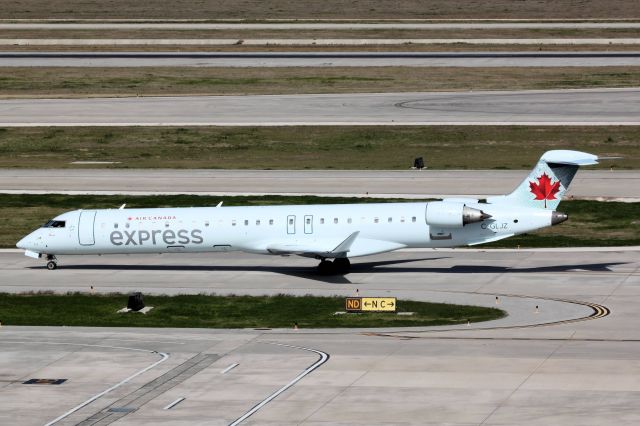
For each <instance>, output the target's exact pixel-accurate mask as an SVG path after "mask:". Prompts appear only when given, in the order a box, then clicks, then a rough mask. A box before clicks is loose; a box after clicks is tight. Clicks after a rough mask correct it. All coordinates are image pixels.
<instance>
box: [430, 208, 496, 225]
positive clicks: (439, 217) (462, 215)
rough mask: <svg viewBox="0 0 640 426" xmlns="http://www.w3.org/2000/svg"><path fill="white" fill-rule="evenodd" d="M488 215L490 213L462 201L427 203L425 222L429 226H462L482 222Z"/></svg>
mask: <svg viewBox="0 0 640 426" xmlns="http://www.w3.org/2000/svg"><path fill="white" fill-rule="evenodd" d="M490 217H491V215H490V214H487V213H485V212H483V211H482V210H479V209H474V208H472V207H467V206H466V205H464V204H463V203H454V202H448V201H434V202H431V203H427V212H426V219H427V224H429V225H430V226H439V227H442V228H462V227H463V226H465V225H467V224H469V223H476V222H482V221H483V220H485V219H489V218H490Z"/></svg>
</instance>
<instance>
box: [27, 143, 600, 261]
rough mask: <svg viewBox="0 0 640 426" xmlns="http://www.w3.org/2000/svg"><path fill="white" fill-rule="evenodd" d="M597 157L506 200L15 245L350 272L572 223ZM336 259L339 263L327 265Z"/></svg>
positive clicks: (78, 226)
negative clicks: (272, 260) (355, 266)
mask: <svg viewBox="0 0 640 426" xmlns="http://www.w3.org/2000/svg"><path fill="white" fill-rule="evenodd" d="M597 160H598V157H597V156H595V155H592V154H588V153H584V152H579V151H568V150H556V151H548V152H546V153H545V154H544V155H543V156H542V158H540V161H538V163H537V164H536V166H535V168H534V169H533V170H532V171H531V173H530V174H529V176H527V178H526V179H525V180H524V181H523V182H522V183H521V184H520V185H519V186H518V187H517V188H516V189H515V190H514V191H513V192H512V193H511V194H508V195H501V196H494V197H489V198H487V199H486V200H477V199H472V198H445V199H443V200H442V201H432V202H417V203H416V202H414V203H382V204H337V205H297V206H264V207H263V206H252V207H220V206H218V207H194V208H158V209H123V208H120V209H109V210H75V211H70V212H67V213H64V214H61V215H60V216H57V217H56V218H54V219H52V220H50V221H49V222H47V223H46V224H44V225H43V226H42V227H41V228H39V229H37V230H35V231H33V232H32V233H31V234H29V235H27V236H26V237H24V238H23V239H22V240H20V241H19V242H18V243H17V246H18V247H19V248H21V249H24V250H25V254H26V255H27V256H31V257H34V258H41V257H45V258H46V259H47V268H48V269H56V268H57V259H56V256H58V255H79V254H94V255H95V254H115V253H117V254H122V253H173V252H184V253H196V252H220V251H224V252H226V251H232V250H240V251H245V252H250V253H260V254H272V255H290V254H296V255H300V256H305V257H310V258H315V259H319V260H320V264H319V266H318V268H319V270H320V272H322V273H332V272H338V273H346V272H348V270H349V266H350V262H349V258H350V257H357V256H366V255H372V254H377V253H384V252H388V251H392V250H397V249H401V248H405V247H457V246H466V245H476V244H482V243H489V242H492V241H497V240H501V239H503V238H507V237H511V236H513V235H516V234H521V233H524V232H530V231H534V230H536V229H540V228H544V227H547V226H551V225H556V224H558V223H561V222H564V221H565V220H567V215H566V214H564V213H560V212H558V211H556V210H555V209H556V207H557V206H558V204H559V203H560V200H561V198H562V196H563V195H564V194H565V192H566V191H567V188H568V187H569V184H570V183H571V180H572V179H573V177H574V175H575V174H576V171H577V170H578V167H579V166H584V165H592V164H597V163H598V162H597ZM330 259H333V260H330Z"/></svg>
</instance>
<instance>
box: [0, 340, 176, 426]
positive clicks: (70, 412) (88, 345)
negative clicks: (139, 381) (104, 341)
mask: <svg viewBox="0 0 640 426" xmlns="http://www.w3.org/2000/svg"><path fill="white" fill-rule="evenodd" d="M3 343H16V344H38V345H61V346H65V345H66V346H82V347H92V348H103V349H122V350H128V351H136V352H147V353H151V354H158V355H160V356H161V359H159V360H158V361H156V362H154V363H153V364H151V365H149V366H147V367H145V368H143V369H142V370H139V371H138V372H136V373H134V374H132V375H131V376H129V377H127V378H126V379H124V380H122V381H120V382H119V383H116V384H115V385H113V386H111V387H110V388H108V389H106V390H104V391H102V392H100V393H98V394H96V395H94V396H92V397H91V398H89V399H87V400H86V401H84V402H82V403H80V404H78V405H76V406H75V407H73V408H72V409H70V410H69V411H67V412H66V413H64V414H62V415H60V416H58V417H56V418H55V419H53V420H51V421H50V422H48V423H46V424H45V426H51V425H53V424H56V423H58V422H59V421H60V420H62V419H64V418H66V417H68V416H70V415H71V414H73V413H75V412H76V411H78V410H80V409H81V408H83V407H85V406H87V405H89V404H91V403H92V402H93V401H95V400H96V399H98V398H100V397H102V396H104V395H106V394H108V393H109V392H111V391H113V390H115V389H117V388H119V387H120V386H122V385H124V384H125V383H127V382H129V381H131V380H133V379H135V378H136V377H138V376H139V375H141V374H143V373H146V372H147V371H149V370H151V369H152V368H154V367H155V366H157V365H159V364H160V363H163V362H164V361H166V360H167V359H169V354H167V353H164V352H157V351H151V350H148V349H139V348H128V347H124V346H107V345H95V344H84V343H66V342H46V341H44V342H41V341H11V340H6V341H3Z"/></svg>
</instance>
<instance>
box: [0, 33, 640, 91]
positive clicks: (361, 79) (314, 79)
mask: <svg viewBox="0 0 640 426" xmlns="http://www.w3.org/2000/svg"><path fill="white" fill-rule="evenodd" d="M444 46H445V48H444V50H452V49H454V48H455V46H453V45H444ZM447 46H448V47H447ZM405 47H407V46H405ZM408 47H409V50H414V49H419V50H420V49H423V48H424V47H422V48H421V47H419V46H416V45H410V46H408ZM436 47H437V46H434V47H429V48H428V49H435V48H436ZM160 48H161V50H166V49H167V47H166V46H160ZM522 48H523V47H522V46H519V47H517V49H515V48H514V46H511V47H510V50H514V49H515V50H518V49H522ZM533 48H535V49H536V50H537V49H538V48H539V47H538V46H533ZM605 48H606V47H602V48H600V49H599V50H602V49H605ZM47 49H49V50H50V49H51V47H49V46H47ZM128 49H129V50H131V47H130V46H129V47H128ZM298 49H299V48H298ZM385 49H388V48H385ZM428 49H427V50H428ZM472 49H482V48H481V47H479V46H473V47H472ZM494 49H495V47H494ZM548 49H549V47H545V50H548ZM571 49H574V47H572V48H571ZM82 50H86V47H82ZM250 50H256V49H255V48H254V47H250ZM279 50H282V49H279ZM285 50H286V49H285ZM307 50H308V49H307ZM329 50H331V48H329ZM333 50H335V48H333ZM357 50H362V47H358V48H357ZM374 50H378V48H374ZM394 50H398V48H395V47H394ZM436 50H437V49H436ZM507 50H509V49H507ZM638 81H640V70H639V69H638V68H637V67H490V68H467V67H322V68H318V67H283V68H280V67H278V68H252V67H248V68H218V67H134V68H126V67H124V68H118V67H111V68H93V67H60V68H58V67H53V68H52V67H17V68H14V67H8V68H0V89H1V90H0V93H1V95H0V96H1V97H29V96H41V97H44V96H46V97H52V96H53V97H84V96H136V95H138V96H170V95H233V94H238V95H245V94H252V95H260V94H299V93H371V92H378V93H379V92H405V91H445V90H447V91H452V90H453V91H459V90H518V89H576V88H593V87H635V86H637V85H638Z"/></svg>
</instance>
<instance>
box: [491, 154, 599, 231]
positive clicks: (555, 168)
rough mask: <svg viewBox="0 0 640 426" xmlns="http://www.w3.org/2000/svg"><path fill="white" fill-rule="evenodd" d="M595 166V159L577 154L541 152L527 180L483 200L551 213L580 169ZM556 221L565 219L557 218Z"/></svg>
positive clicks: (594, 157) (591, 155) (592, 156)
mask: <svg viewBox="0 0 640 426" xmlns="http://www.w3.org/2000/svg"><path fill="white" fill-rule="evenodd" d="M593 164H598V156H596V155H593V154H589V153H586V152H580V151H570V150H555V151H547V152H545V153H544V154H543V155H542V157H541V158H540V160H539V161H538V163H537V164H536V166H535V167H534V168H533V170H532V171H531V173H529V176H527V178H526V179H525V180H523V181H522V183H521V184H520V185H519V186H518V187H517V188H516V189H515V190H514V191H513V192H512V193H511V194H508V195H501V196H497V197H489V198H487V202H489V203H492V204H499V203H508V204H509V205H513V206H523V207H535V208H539V209H548V210H555V209H556V208H557V207H558V204H560V201H561V200H562V197H563V196H564V194H565V193H566V192H567V190H568V189H569V185H570V184H571V181H572V180H573V177H574V176H575V175H576V172H577V171H578V168H579V167H580V166H590V165H593ZM557 219H558V221H562V220H564V219H566V215H564V217H563V218H561V217H558V218H557Z"/></svg>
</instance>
